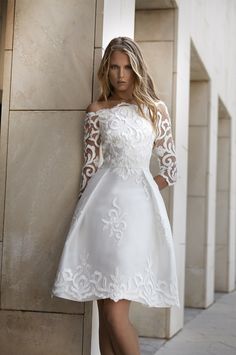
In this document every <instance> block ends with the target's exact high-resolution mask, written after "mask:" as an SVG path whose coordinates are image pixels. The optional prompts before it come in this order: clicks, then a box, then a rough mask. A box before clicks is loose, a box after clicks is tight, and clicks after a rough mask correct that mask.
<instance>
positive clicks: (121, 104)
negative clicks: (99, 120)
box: [86, 100, 165, 115]
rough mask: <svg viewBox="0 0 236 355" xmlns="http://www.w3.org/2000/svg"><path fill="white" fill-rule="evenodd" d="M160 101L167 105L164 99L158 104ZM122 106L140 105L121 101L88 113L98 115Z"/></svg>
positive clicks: (87, 113)
mask: <svg viewBox="0 0 236 355" xmlns="http://www.w3.org/2000/svg"><path fill="white" fill-rule="evenodd" d="M160 103H163V104H164V105H165V103H164V101H162V100H159V101H158V102H157V105H159V104H160ZM120 106H135V107H138V105H137V104H136V103H129V102H120V103H118V104H116V105H114V106H112V107H104V108H100V109H99V110H97V111H89V112H86V115H97V114H98V113H100V112H102V111H108V110H114V109H116V108H118V107H120Z"/></svg>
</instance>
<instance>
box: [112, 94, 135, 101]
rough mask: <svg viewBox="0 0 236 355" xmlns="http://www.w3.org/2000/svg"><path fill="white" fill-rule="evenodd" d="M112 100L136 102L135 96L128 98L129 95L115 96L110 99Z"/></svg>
mask: <svg viewBox="0 0 236 355" xmlns="http://www.w3.org/2000/svg"><path fill="white" fill-rule="evenodd" d="M110 100H114V101H126V102H131V101H133V100H134V98H133V95H129V96H128V95H119V94H114V95H112V96H111V97H110Z"/></svg>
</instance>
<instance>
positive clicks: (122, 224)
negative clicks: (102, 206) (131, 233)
mask: <svg viewBox="0 0 236 355" xmlns="http://www.w3.org/2000/svg"><path fill="white" fill-rule="evenodd" d="M112 206H113V208H111V209H110V210H109V212H108V219H105V218H102V222H103V223H104V226H103V230H108V231H109V232H110V233H109V237H114V238H115V239H116V240H117V241H118V242H120V241H121V239H122V238H123V235H124V231H125V230H126V227H127V224H126V221H125V215H126V214H125V213H122V211H121V207H120V206H119V205H118V203H117V197H114V199H113V201H112Z"/></svg>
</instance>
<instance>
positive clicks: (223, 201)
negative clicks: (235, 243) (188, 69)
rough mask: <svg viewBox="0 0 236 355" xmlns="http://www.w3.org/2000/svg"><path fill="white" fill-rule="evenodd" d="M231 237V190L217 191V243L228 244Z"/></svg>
mask: <svg viewBox="0 0 236 355" xmlns="http://www.w3.org/2000/svg"><path fill="white" fill-rule="evenodd" d="M228 238H229V192H228V191H217V199H216V244H227V241H228Z"/></svg>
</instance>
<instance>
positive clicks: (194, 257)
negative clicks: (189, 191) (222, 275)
mask: <svg viewBox="0 0 236 355" xmlns="http://www.w3.org/2000/svg"><path fill="white" fill-rule="evenodd" d="M205 244H206V199H205V197H188V205H187V235H186V265H187V268H204V263H205V248H206V245H205Z"/></svg>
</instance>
